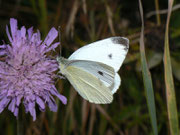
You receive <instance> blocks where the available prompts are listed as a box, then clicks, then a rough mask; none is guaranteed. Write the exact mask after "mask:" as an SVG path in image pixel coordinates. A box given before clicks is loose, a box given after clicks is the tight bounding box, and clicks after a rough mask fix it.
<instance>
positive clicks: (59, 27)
mask: <svg viewBox="0 0 180 135" xmlns="http://www.w3.org/2000/svg"><path fill="white" fill-rule="evenodd" d="M60 29H61V26H58V31H59V43H60V52H59V54H60V56H62V55H61V53H62V50H61V49H62V46H61V32H60Z"/></svg>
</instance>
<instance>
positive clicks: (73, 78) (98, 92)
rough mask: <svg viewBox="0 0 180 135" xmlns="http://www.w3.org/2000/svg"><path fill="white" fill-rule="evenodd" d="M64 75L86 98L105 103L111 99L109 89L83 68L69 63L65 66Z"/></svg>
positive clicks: (90, 100)
mask: <svg viewBox="0 0 180 135" xmlns="http://www.w3.org/2000/svg"><path fill="white" fill-rule="evenodd" d="M65 76H66V77H67V78H68V80H69V81H70V83H71V84H72V85H73V87H74V88H75V90H76V91H77V92H78V93H79V94H80V95H81V96H82V97H83V98H84V99H86V100H88V101H89V102H92V103H96V104H107V103H111V102H112V100H113V96H112V95H113V94H112V92H111V90H110V89H109V88H108V87H106V86H105V85H104V83H103V82H102V81H101V80H100V78H98V77H97V76H95V75H94V74H93V73H89V72H88V71H87V70H83V68H79V67H78V66H75V65H69V66H67V68H66V74H65Z"/></svg>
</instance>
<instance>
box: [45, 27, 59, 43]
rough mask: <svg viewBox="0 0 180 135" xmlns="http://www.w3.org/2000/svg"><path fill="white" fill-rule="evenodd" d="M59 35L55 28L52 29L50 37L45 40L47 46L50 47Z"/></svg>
mask: <svg viewBox="0 0 180 135" xmlns="http://www.w3.org/2000/svg"><path fill="white" fill-rule="evenodd" d="M57 35H58V31H57V30H56V29H55V28H51V30H50V31H49V33H48V35H47V36H46V38H45V40H44V42H45V44H46V45H47V46H49V45H50V44H51V43H52V42H53V41H54V39H55V38H56V37H57Z"/></svg>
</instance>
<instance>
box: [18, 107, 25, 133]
mask: <svg viewBox="0 0 180 135" xmlns="http://www.w3.org/2000/svg"><path fill="white" fill-rule="evenodd" d="M22 111H23V109H22V105H20V107H19V115H18V118H17V135H24V124H23V112H22Z"/></svg>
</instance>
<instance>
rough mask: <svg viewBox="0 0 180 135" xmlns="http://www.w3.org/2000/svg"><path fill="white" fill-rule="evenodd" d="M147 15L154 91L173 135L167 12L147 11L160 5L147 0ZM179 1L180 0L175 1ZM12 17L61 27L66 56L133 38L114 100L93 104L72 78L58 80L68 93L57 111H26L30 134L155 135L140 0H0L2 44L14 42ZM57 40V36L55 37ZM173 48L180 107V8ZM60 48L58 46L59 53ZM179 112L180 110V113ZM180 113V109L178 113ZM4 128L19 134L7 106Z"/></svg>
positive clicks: (161, 120)
mask: <svg viewBox="0 0 180 135" xmlns="http://www.w3.org/2000/svg"><path fill="white" fill-rule="evenodd" d="M142 3H143V8H144V20H145V48H146V56H147V60H148V66H149V68H150V71H151V74H152V81H153V87H154V93H155V102H156V112H157V122H158V131H159V134H161V135H168V134H170V133H169V125H168V116H167V106H166V94H165V82H164V67H163V50H164V32H165V24H166V16H167V14H161V15H160V22H157V19H156V15H152V16H150V17H148V15H149V14H150V13H151V12H152V11H155V10H156V9H155V0H154V1H153V0H151V1H150V0H146V1H145V0H143V1H142ZM178 3H179V4H180V1H179V0H175V2H174V5H177V4H178ZM167 8H168V1H167V0H166V1H162V0H161V1H159V9H167ZM10 18H16V19H17V20H18V25H19V27H21V26H25V27H26V28H29V27H31V26H33V27H34V30H35V31H36V30H37V29H39V30H40V32H41V34H42V37H43V38H44V37H45V35H46V34H47V33H48V31H49V30H50V28H51V27H55V28H58V26H60V27H61V45H62V52H63V54H62V55H63V56H64V57H66V58H67V57H68V56H69V55H70V54H71V53H72V52H73V51H75V50H76V49H78V48H79V47H81V46H83V45H86V44H88V43H91V42H93V41H96V40H99V39H104V38H107V37H111V36H124V37H127V38H129V39H130V49H129V52H128V55H127V58H126V60H125V62H124V64H123V66H122V67H121V69H120V71H119V74H120V76H121V80H122V82H121V86H120V89H119V90H118V91H117V93H115V94H114V100H113V102H112V103H111V104H109V105H94V104H90V103H89V102H87V101H85V100H83V99H82V98H81V97H80V96H79V95H78V94H77V92H76V91H75V90H74V89H73V88H72V86H71V85H70V83H69V82H68V81H67V80H57V81H56V86H57V88H58V90H59V92H60V93H62V94H63V95H65V96H66V97H67V99H68V104H67V105H63V104H62V103H61V102H60V101H58V100H57V104H58V112H57V113H53V112H50V110H49V109H48V108H47V109H46V111H45V112H40V111H39V110H38V108H37V120H36V121H35V122H33V121H32V117H31V116H30V115H29V114H25V113H23V114H22V115H23V119H24V124H23V125H24V130H25V134H26V135H79V134H84V135H118V134H122V135H151V134H152V127H151V123H150V116H149V113H148V107H147V102H146V95H145V90H144V86H143V80H142V74H141V67H140V52H139V42H138V41H139V36H140V30H141V20H140V15H139V7H138V0H114V1H112V0H98V1H96V0H29V1H28V0H0V44H3V41H5V42H6V43H9V41H8V39H7V35H6V33H5V28H6V25H9V20H10ZM56 40H57V41H58V39H56ZM170 51H171V59H172V69H173V74H174V84H175V90H176V98H177V99H176V100H177V107H178V110H180V98H179V95H180V92H179V88H180V83H179V81H180V63H179V61H180V10H179V9H177V10H175V11H174V12H173V13H172V17H171V23H170ZM58 52H59V48H57V51H56V52H54V54H53V55H54V56H57V55H58ZM178 115H179V113H178ZM179 116H180V115H179ZM0 131H1V132H0V134H2V135H16V117H14V116H13V114H12V113H11V112H10V111H8V109H7V108H6V109H5V110H4V111H3V112H2V113H1V114H0Z"/></svg>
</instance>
